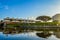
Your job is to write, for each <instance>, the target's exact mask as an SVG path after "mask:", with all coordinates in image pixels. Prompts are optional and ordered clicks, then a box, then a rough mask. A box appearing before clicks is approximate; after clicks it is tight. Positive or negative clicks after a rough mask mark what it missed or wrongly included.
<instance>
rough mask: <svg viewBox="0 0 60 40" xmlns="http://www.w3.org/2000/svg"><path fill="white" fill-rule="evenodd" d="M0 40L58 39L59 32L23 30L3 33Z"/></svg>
mask: <svg viewBox="0 0 60 40" xmlns="http://www.w3.org/2000/svg"><path fill="white" fill-rule="evenodd" d="M0 40H60V32H58V31H57V32H23V33H19V34H3V32H0Z"/></svg>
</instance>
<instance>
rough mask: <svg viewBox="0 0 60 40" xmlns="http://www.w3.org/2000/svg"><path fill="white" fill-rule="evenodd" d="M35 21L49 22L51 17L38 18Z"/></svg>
mask: <svg viewBox="0 0 60 40" xmlns="http://www.w3.org/2000/svg"><path fill="white" fill-rule="evenodd" d="M36 20H41V21H44V22H47V21H49V20H51V17H49V16H38V17H37V18H36Z"/></svg>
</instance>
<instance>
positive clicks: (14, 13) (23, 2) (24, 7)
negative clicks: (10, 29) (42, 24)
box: [0, 0, 60, 19]
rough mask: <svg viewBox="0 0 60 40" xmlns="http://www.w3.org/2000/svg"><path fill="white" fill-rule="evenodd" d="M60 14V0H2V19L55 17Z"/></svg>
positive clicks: (0, 11) (0, 9)
mask: <svg viewBox="0 0 60 40" xmlns="http://www.w3.org/2000/svg"><path fill="white" fill-rule="evenodd" d="M57 13H60V0H0V19H3V18H6V17H10V18H12V17H13V18H23V19H25V18H27V19H29V18H30V19H35V18H36V17H38V16H42V15H48V16H53V15H55V14H57Z"/></svg>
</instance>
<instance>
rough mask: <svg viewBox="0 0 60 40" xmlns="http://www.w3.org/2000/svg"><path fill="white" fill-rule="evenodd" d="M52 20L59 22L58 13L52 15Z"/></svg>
mask: <svg viewBox="0 0 60 40" xmlns="http://www.w3.org/2000/svg"><path fill="white" fill-rule="evenodd" d="M52 19H53V21H57V22H59V23H60V14H56V15H54V16H53V17H52Z"/></svg>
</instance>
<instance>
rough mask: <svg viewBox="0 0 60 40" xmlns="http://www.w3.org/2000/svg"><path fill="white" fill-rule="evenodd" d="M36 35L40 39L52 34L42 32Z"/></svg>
mask: <svg viewBox="0 0 60 40" xmlns="http://www.w3.org/2000/svg"><path fill="white" fill-rule="evenodd" d="M36 35H37V36H38V37H42V38H47V37H49V36H51V33H49V32H42V33H36Z"/></svg>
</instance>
